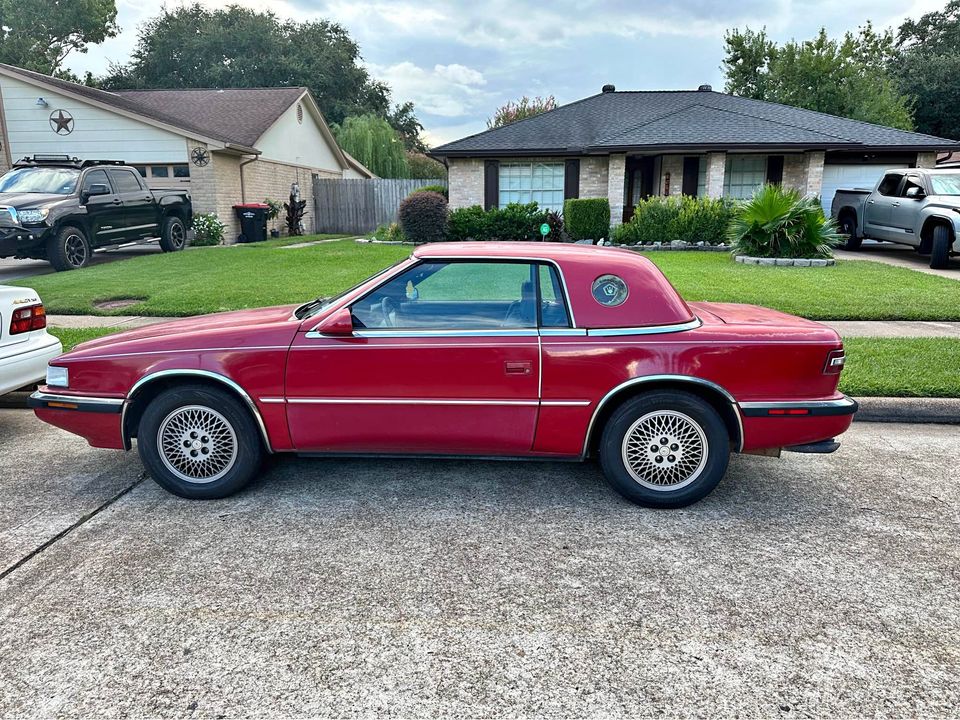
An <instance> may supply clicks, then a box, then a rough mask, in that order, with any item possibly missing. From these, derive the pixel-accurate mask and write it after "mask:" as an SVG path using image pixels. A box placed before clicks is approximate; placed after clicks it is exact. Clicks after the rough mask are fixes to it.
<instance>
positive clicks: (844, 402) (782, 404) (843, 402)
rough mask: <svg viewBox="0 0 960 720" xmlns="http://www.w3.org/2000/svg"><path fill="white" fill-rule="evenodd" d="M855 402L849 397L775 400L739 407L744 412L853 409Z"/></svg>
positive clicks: (750, 403)
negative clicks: (779, 409) (769, 409)
mask: <svg viewBox="0 0 960 720" xmlns="http://www.w3.org/2000/svg"><path fill="white" fill-rule="evenodd" d="M854 404H856V401H855V400H853V399H852V398H849V397H846V396H844V397H842V398H838V399H836V400H776V401H773V402H761V401H757V402H742V403H740V407H742V408H744V409H745V410H756V409H763V408H845V407H853V405H854Z"/></svg>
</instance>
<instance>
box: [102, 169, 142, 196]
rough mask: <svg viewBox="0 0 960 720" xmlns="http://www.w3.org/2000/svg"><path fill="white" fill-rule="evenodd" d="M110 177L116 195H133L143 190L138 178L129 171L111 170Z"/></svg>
mask: <svg viewBox="0 0 960 720" xmlns="http://www.w3.org/2000/svg"><path fill="white" fill-rule="evenodd" d="M110 177H111V178H112V179H113V184H114V187H116V188H117V192H118V193H134V192H140V191H141V190H143V186H142V185H141V184H140V176H139V175H137V174H136V173H135V172H132V171H130V170H120V169H117V170H111V171H110Z"/></svg>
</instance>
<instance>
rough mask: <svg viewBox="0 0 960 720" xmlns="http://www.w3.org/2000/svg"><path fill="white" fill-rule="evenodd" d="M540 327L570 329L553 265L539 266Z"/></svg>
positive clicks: (560, 287)
mask: <svg viewBox="0 0 960 720" xmlns="http://www.w3.org/2000/svg"><path fill="white" fill-rule="evenodd" d="M540 327H545V328H566V327H570V316H569V315H568V314H567V305H566V301H565V299H564V297H563V287H562V286H561V284H560V277H559V276H558V275H557V269H556V268H555V267H554V266H553V265H541V266H540Z"/></svg>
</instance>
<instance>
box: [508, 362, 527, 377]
mask: <svg viewBox="0 0 960 720" xmlns="http://www.w3.org/2000/svg"><path fill="white" fill-rule="evenodd" d="M503 370H504V372H506V373H507V375H529V374H530V373H532V372H533V363H530V362H514V361H510V360H507V361H506V362H505V363H503Z"/></svg>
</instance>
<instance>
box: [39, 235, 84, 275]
mask: <svg viewBox="0 0 960 720" xmlns="http://www.w3.org/2000/svg"><path fill="white" fill-rule="evenodd" d="M92 255H93V249H92V248H91V247H90V241H89V240H87V236H86V234H84V232H83V230H81V229H80V228H77V227H73V226H72V225H65V226H64V227H62V228H60V229H59V230H58V231H57V232H56V234H55V235H54V236H53V237H52V238H50V239H49V240H47V260H48V261H49V262H50V264H51V265H53V269H54V270H56V271H57V272H62V271H64V270H79V269H80V268H82V267H86V266H87V265H88V264H89V263H90V258H91V257H92Z"/></svg>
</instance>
